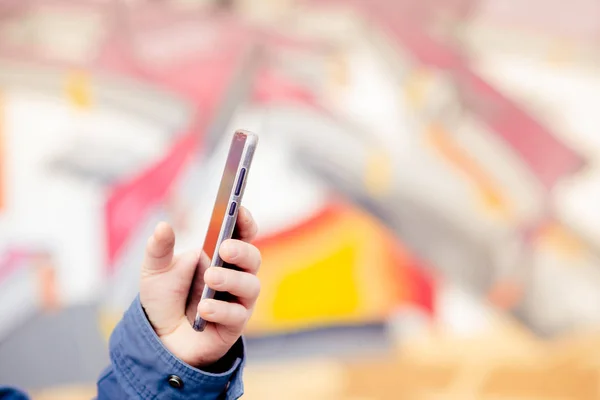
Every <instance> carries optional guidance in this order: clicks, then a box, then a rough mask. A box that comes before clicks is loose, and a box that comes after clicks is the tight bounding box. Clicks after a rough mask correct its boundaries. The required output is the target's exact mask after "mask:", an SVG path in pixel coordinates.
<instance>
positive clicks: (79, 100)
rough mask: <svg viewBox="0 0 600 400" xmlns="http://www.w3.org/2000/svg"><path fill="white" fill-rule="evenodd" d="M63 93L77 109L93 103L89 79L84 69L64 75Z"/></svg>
mask: <svg viewBox="0 0 600 400" xmlns="http://www.w3.org/2000/svg"><path fill="white" fill-rule="evenodd" d="M65 95H66V97H67V99H68V101H69V103H70V104H72V105H73V106H74V107H76V108H79V109H89V108H91V107H92V105H93V91H92V85H91V79H90V76H89V74H88V73H86V72H85V71H71V72H69V73H67V75H66V82H65Z"/></svg>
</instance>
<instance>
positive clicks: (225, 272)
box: [204, 267, 260, 308]
mask: <svg viewBox="0 0 600 400" xmlns="http://www.w3.org/2000/svg"><path fill="white" fill-rule="evenodd" d="M204 281H205V282H206V284H207V285H208V286H209V287H210V288H211V289H214V290H216V291H217V292H227V293H230V294H232V295H234V296H236V297H237V299H238V301H239V302H240V303H241V304H242V305H243V306H245V307H246V308H252V306H253V305H254V303H255V302H256V299H257V298H258V295H259V293H260V280H259V279H258V278H257V277H256V275H252V274H249V273H247V272H241V271H236V270H234V269H229V268H220V267H211V268H209V269H207V270H206V273H205V274H204Z"/></svg>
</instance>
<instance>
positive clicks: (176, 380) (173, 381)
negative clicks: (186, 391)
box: [168, 375, 183, 389]
mask: <svg viewBox="0 0 600 400" xmlns="http://www.w3.org/2000/svg"><path fill="white" fill-rule="evenodd" d="M168 382H169V386H171V387H172V388H175V389H182V388H183V381H182V380H181V378H180V377H178V376H177V375H170V376H169V378H168Z"/></svg>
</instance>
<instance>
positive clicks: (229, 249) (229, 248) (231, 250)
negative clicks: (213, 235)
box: [221, 242, 238, 259]
mask: <svg viewBox="0 0 600 400" xmlns="http://www.w3.org/2000/svg"><path fill="white" fill-rule="evenodd" d="M221 247H222V248H223V251H224V252H225V254H227V256H229V258H230V259H234V258H235V257H237V255H238V249H237V246H234V245H233V244H232V243H231V242H225V243H223V244H222V245H221Z"/></svg>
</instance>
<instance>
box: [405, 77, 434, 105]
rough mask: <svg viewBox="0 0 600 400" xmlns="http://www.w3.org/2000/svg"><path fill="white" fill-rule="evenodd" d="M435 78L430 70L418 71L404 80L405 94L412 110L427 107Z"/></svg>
mask: <svg viewBox="0 0 600 400" xmlns="http://www.w3.org/2000/svg"><path fill="white" fill-rule="evenodd" d="M433 80H434V77H433V76H432V74H431V72H429V71H428V70H423V69H417V70H415V71H413V72H411V73H410V74H409V75H408V76H407V77H406V79H405V80H404V84H403V85H404V86H403V92H404V96H405V97H406V100H407V101H408V105H409V106H410V107H411V108H412V109H416V110H421V109H422V108H423V106H424V105H425V101H426V99H427V95H428V94H429V90H430V89H431V86H432V83H433Z"/></svg>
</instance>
